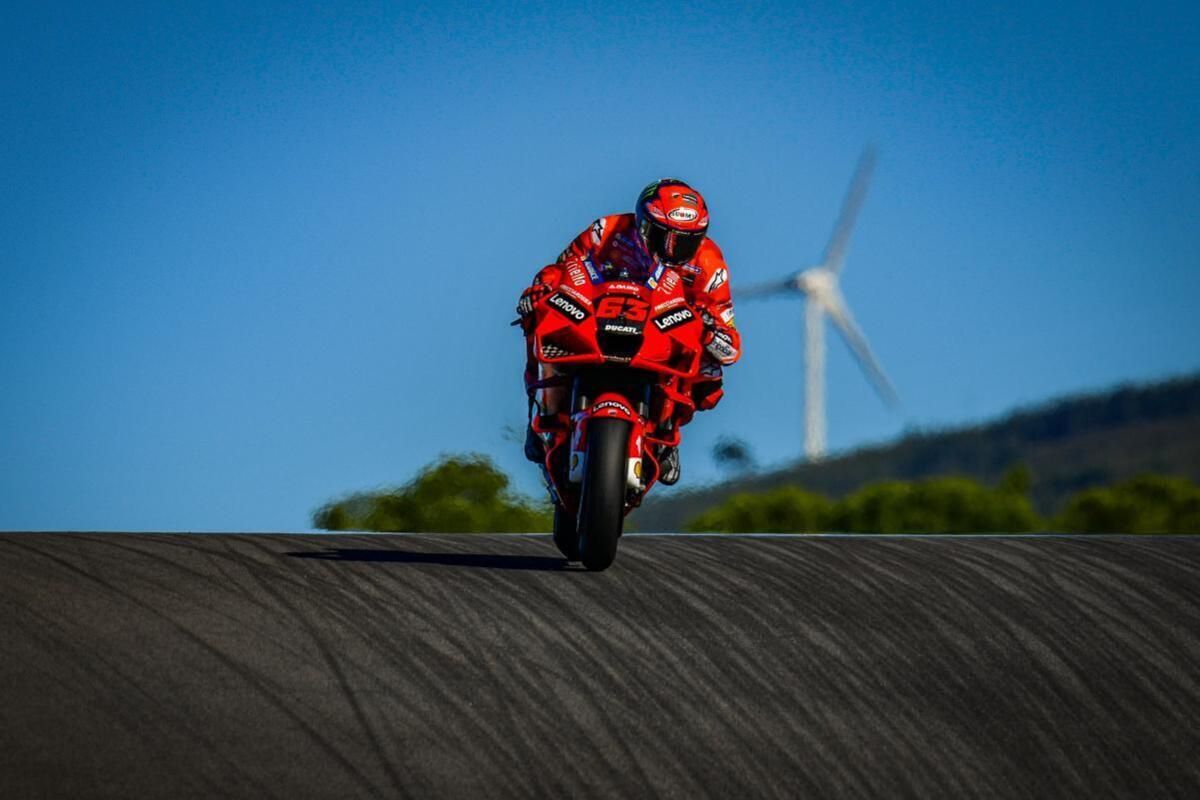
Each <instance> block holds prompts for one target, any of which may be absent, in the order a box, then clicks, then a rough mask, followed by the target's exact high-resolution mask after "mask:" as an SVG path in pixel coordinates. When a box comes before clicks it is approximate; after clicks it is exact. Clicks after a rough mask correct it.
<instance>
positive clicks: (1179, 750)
mask: <svg viewBox="0 0 1200 800" xmlns="http://www.w3.org/2000/svg"><path fill="white" fill-rule="evenodd" d="M0 587H2V590H0V797H3V798H6V799H13V798H26V797H123V798H130V797H137V798H141V797H170V798H181V797H214V796H238V797H255V798H259V797H287V798H293V797H434V796H479V797H529V796H542V797H563V796H610V797H644V796H663V797H680V798H692V797H751V796H774V797H789V798H790V797H798V796H820V797H826V796H842V797H902V796H913V797H917V796H920V797H931V796H934V797H971V796H1001V797H1051V796H1074V797H1096V796H1122V797H1164V796H1174V797H1189V796H1190V797H1196V796H1200V539H1197V538H1183V537H1175V538H1170V537H1161V538H1160V537H1154V538H1134V537H1111V538H1044V539H1031V538H892V537H886V538H885V537H846V538H758V539H753V538H721V537H711V538H687V537H632V536H631V537H626V539H625V540H624V541H623V542H622V543H621V552H620V554H619V556H618V559H617V563H616V565H615V566H614V567H613V568H612V569H611V570H609V571H608V572H605V573H599V574H590V573H585V572H582V571H578V570H575V569H564V568H563V562H562V561H561V560H560V559H559V558H557V557H556V554H555V552H554V551H553V548H552V545H551V544H550V543H549V542H548V540H547V539H546V538H545V537H500V536H495V537H492V536H341V535H338V536H328V535H327V536H300V535H291V536H286V535H280V536H274V535H271V536H267V535H255V536H228V535H131V534H90V535H82V534H74V535H71V534H61V535H59V534H53V535H51V534H6V535H0Z"/></svg>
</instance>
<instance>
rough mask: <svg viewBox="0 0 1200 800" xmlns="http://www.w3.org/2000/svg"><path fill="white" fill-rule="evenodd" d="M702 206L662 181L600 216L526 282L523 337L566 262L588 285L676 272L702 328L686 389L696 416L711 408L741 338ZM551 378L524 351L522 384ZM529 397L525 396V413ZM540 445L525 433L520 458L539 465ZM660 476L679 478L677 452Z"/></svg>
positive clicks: (550, 405)
mask: <svg viewBox="0 0 1200 800" xmlns="http://www.w3.org/2000/svg"><path fill="white" fill-rule="evenodd" d="M708 223H709V219H708V207H707V205H706V203H705V202H704V197H703V196H702V195H701V194H700V193H699V192H698V191H696V190H695V189H694V188H692V187H691V186H689V185H688V184H687V183H685V182H684V181H681V180H678V179H676V178H662V179H660V180H657V181H654V182H653V183H651V184H650V185H648V186H647V187H646V188H645V189H643V190H642V192H641V194H639V195H638V199H637V205H636V207H635V210H634V213H632V214H613V215H610V216H607V217H601V218H600V219H598V220H596V221H595V222H593V223H592V224H591V226H589V227H588V229H587V230H585V231H583V233H581V234H579V236H577V237H575V239H574V241H572V242H571V243H570V244H569V245H568V246H567V248H566V249H565V250H563V252H562V254H561V255H560V256H559V257H558V260H557V261H556V262H555V263H554V264H551V265H550V266H547V267H544V268H543V269H542V270H540V271H539V272H538V274H537V276H536V277H534V279H533V284H532V285H531V286H530V287H529V288H528V289H526V290H525V291H524V292H523V293H522V294H521V299H520V302H519V303H518V304H517V313H519V314H520V315H521V320H522V324H523V327H524V329H525V332H526V334H528V333H529V332H530V326H531V321H532V313H533V308H534V306H535V305H536V303H537V301H538V300H540V299H541V298H543V297H544V296H546V295H548V294H550V293H551V292H553V291H554V289H555V287H557V286H558V285H559V283H560V282H561V279H562V274H563V270H564V269H565V267H566V266H567V265H568V264H570V263H572V262H578V263H580V264H582V265H583V266H584V268H585V269H586V270H587V273H588V275H589V276H590V277H591V279H592V280H593V282H598V281H600V280H610V279H611V280H635V281H646V280H648V279H652V278H656V279H659V280H661V275H662V271H665V270H667V269H671V270H674V271H675V272H676V273H678V275H679V278H680V280H681V282H682V284H683V287H684V295H685V297H686V298H687V301H688V303H689V304H690V305H691V306H692V307H693V308H695V309H696V310H697V312H698V313H699V314H700V318H701V319H702V320H703V322H704V325H705V335H704V340H703V342H704V345H705V353H704V357H703V359H702V364H701V377H700V378H699V379H698V380H697V381H696V382H695V384H694V385H693V388H692V398H693V400H694V402H695V403H696V409H697V410H698V411H705V410H708V409H711V408H714V407H715V406H716V405H717V403H719V402H720V400H721V397H722V395H723V394H724V390H723V388H722V383H723V374H722V368H723V367H726V366H729V365H730V364H733V363H734V362H735V361H737V360H738V357H739V356H740V355H741V336H740V335H739V333H738V331H737V328H736V327H735V326H734V317H733V299H732V297H731V295H730V286H729V267H728V265H727V264H726V263H725V258H724V256H722V254H721V249H720V248H719V247H717V244H716V242H714V241H713V240H712V239H709V238H708V236H707V233H708ZM539 366H540V367H541V375H540V379H543V380H544V379H546V378H548V377H551V376H552V375H553V374H554V373H553V370H552V368H550V367H549V365H545V364H541V365H539V363H538V361H537V359H536V358H534V356H533V352H532V349H529V350H528V358H527V362H526V368H525V385H526V388H527V390H528V389H529V387H530V386H531V385H532V384H533V383H535V382H536V381H538V380H539V374H538V367H539ZM566 399H567V398H566V391H565V389H563V388H561V387H547V388H544V389H543V390H542V394H541V402H540V405H541V412H542V413H543V414H555V413H559V412H561V410H562V409H563V406H564V405H565V404H566ZM532 409H533V393H532V391H531V392H530V411H531V413H532ZM544 447H545V445H544V443H543V442H542V440H541V438H540V437H539V436H538V435H537V434H536V433H534V432H533V429H532V428H530V429H529V430H528V431H527V434H526V440H525V455H526V457H527V458H529V460H530V461H533V462H535V463H541V462H542V461H543V460H544V458H545V452H544ZM659 465H660V467H661V475H660V477H659V480H660V481H661V482H662V483H665V484H667V485H670V484H673V483H675V482H677V481H678V480H679V473H680V467H679V453H678V448H675V447H669V448H663V449H662V450H661V451H660V452H659Z"/></svg>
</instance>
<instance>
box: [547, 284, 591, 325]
mask: <svg viewBox="0 0 1200 800" xmlns="http://www.w3.org/2000/svg"><path fill="white" fill-rule="evenodd" d="M546 302H547V303H549V304H550V307H551V308H553V309H554V310H555V311H557V312H559V313H560V314H562V315H563V316H565V317H566V318H567V319H569V320H571V321H572V322H574V323H576V324H578V323H580V322H583V321H584V320H585V319H587V318H588V317H589V316H591V315H590V314H588V312H587V311H586V310H585V309H584V308H583V306H581V305H579V304H578V303H576V302H575V301H574V300H572V299H571V298H569V297H567V296H566V295H564V294H560V293H558V292H555V293H554V294H552V295H550V297H549V298H548V299H547V300H546Z"/></svg>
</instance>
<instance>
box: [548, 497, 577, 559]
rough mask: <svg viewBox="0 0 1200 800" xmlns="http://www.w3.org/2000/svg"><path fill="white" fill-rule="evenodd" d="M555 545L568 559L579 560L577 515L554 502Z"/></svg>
mask: <svg viewBox="0 0 1200 800" xmlns="http://www.w3.org/2000/svg"><path fill="white" fill-rule="evenodd" d="M554 546H555V547H557V548H558V552H560V553H562V554H563V557H564V558H566V559H567V561H578V560H579V530H578V529H577V528H576V527H575V517H574V516H572V515H571V513H570V512H569V511H567V510H566V509H565V508H563V507H562V506H561V505H559V504H557V503H555V504H554Z"/></svg>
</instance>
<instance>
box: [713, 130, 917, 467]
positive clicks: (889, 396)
mask: <svg viewBox="0 0 1200 800" xmlns="http://www.w3.org/2000/svg"><path fill="white" fill-rule="evenodd" d="M874 168H875V151H874V149H873V148H871V147H867V148H866V149H864V150H863V153H862V156H861V157H860V158H859V160H858V167H857V168H856V169H855V171H854V177H853V178H852V179H851V181H850V188H849V190H848V191H847V192H846V198H845V200H843V201H842V211H841V214H840V215H839V216H838V220H837V224H836V225H834V227H833V233H832V235H830V237H829V244H828V245H827V246H826V247H825V255H824V257H823V258H822V259H821V263H820V264H817V265H816V266H812V267H807V268H805V269H802V270H800V271H799V272H796V273H794V274H792V275H790V276H788V277H787V278H784V279H783V280H777V281H771V282H769V283H763V284H759V285H757V286H752V287H750V288H749V289H744V290H742V291H739V292H737V296H738V299H742V300H751V299H759V298H764V297H775V296H778V295H792V294H802V295H804V454H805V456H807V458H808V460H809V461H819V460H820V459H821V458H823V457H824V455H825V316H826V315H829V318H830V319H832V320H833V324H834V325H835V326H836V327H837V329H838V331H839V332H840V333H841V334H842V338H843V339H845V340H846V344H847V345H849V346H850V351H851V352H852V353H853V354H854V359H855V360H856V361H857V362H858V365H859V366H860V367H861V368H862V370H863V372H864V373H865V374H866V376H867V379H868V380H869V381H870V382H871V385H872V386H873V387H874V388H875V391H876V393H878V394H879V396H880V398H882V399H883V401H884V402H885V403H887V404H888V405H889V406H896V405H897V404H898V403H899V399H898V398H897V396H896V391H895V389H893V388H892V383H891V381H889V380H888V378H887V376H886V375H885V374H884V373H883V369H882V367H880V366H879V362H878V361H877V360H876V358H875V355H874V354H873V353H872V352H871V347H870V345H868V344H867V337H866V336H865V335H863V332H862V329H861V328H859V327H858V324H857V323H856V322H855V321H854V317H853V316H852V315H851V314H850V308H849V306H847V305H846V299H845V298H844V297H843V296H842V291H841V289H840V288H839V287H838V277H839V275H840V274H841V271H842V266H843V265H844V264H845V261H846V249H847V247H848V246H849V244H850V232H851V230H853V228H854V221H855V219H856V218H857V217H858V211H859V209H860V208H861V207H862V203H863V200H864V199H865V198H866V196H867V186H868V184H869V183H870V181H871V171H872V170H873V169H874Z"/></svg>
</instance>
